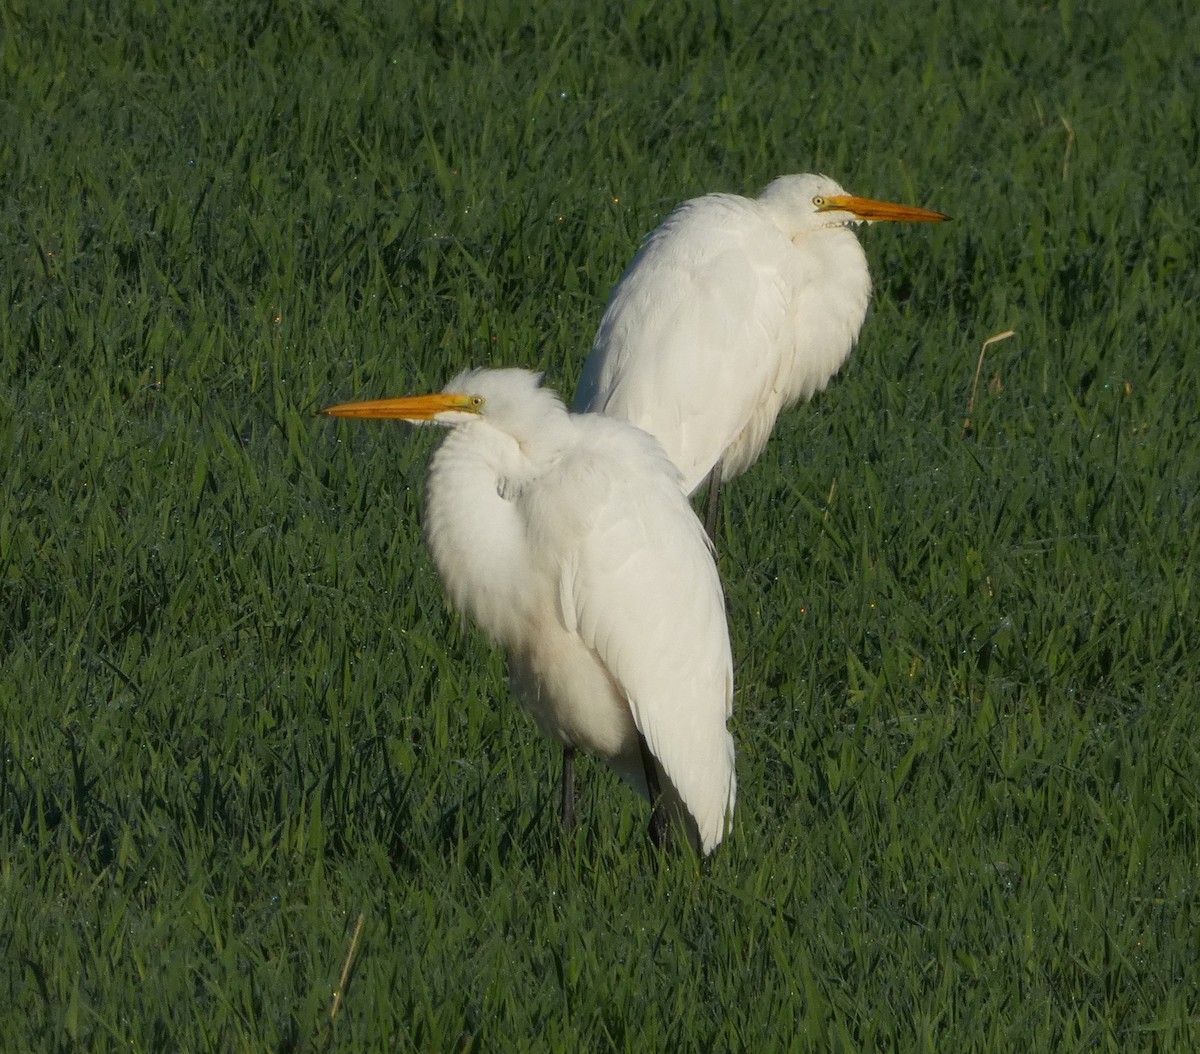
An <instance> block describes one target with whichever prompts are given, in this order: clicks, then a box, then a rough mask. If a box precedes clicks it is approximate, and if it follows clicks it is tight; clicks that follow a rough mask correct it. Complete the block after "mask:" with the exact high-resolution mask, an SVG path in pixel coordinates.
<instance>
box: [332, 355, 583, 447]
mask: <svg viewBox="0 0 1200 1054" xmlns="http://www.w3.org/2000/svg"><path fill="white" fill-rule="evenodd" d="M541 383H542V375H541V374H540V373H535V372H534V371H532V370H512V369H509V370H486V369H476V370H464V371H463V372H462V373H460V374H458V376H456V377H455V378H453V379H452V380H451V381H450V382H449V383H448V384H447V385H446V387H445V388H444V389H442V391H441V392H440V393H438V394H436V395H410V396H406V397H403V398H399V399H374V400H370V401H367V402H357V403H341V404H339V405H337V406H330V407H327V408H326V409H324V410H322V411H321V413H323V414H325V415H326V416H327V417H357V418H392V419H397V420H402V421H410V422H412V423H414V424H425V423H429V422H432V423H434V424H440V425H448V426H451V427H453V426H455V425H463V424H469V423H470V422H472V421H478V420H480V419H483V420H486V421H487V422H488V423H489V424H491V425H493V426H494V427H496V428H498V429H499V430H500V431H503V432H507V433H509V434H510V435H513V436H516V437H518V438H520V437H521V435H522V433H523V432H524V431H526V430H527V429H530V428H535V429H543V428H544V427H545V425H546V424H547V422H548V421H550V420H552V419H554V418H556V417H558V416H560V415H561V416H562V417H565V416H566V410H565V408H564V407H563V405H562V402H561V401H560V400H559V398H558V396H557V395H555V394H554V393H553V392H552V391H548V390H547V389H545V388H542V387H541Z"/></svg>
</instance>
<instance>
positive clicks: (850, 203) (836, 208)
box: [817, 194, 950, 223]
mask: <svg viewBox="0 0 1200 1054" xmlns="http://www.w3.org/2000/svg"><path fill="white" fill-rule="evenodd" d="M817 211H818V212H849V213H851V214H852V215H854V216H857V217H858V218H859V219H860V220H864V221H866V222H869V223H875V222H878V221H879V220H897V221H902V222H907V223H937V222H940V221H942V220H948V219H949V218H950V217H949V216H943V215H942V214H941V213H940V212H934V211H933V210H932V209H919V208H917V207H916V206H915V205H893V204H892V203H891V202H890V201H875V200H874V199H873V198H860V197H856V196H855V195H853V194H837V195H834V196H832V197H828V198H824V199H823V200H822V202H821V204H820V205H818V206H817Z"/></svg>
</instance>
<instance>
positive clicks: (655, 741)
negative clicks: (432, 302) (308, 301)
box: [322, 370, 736, 854]
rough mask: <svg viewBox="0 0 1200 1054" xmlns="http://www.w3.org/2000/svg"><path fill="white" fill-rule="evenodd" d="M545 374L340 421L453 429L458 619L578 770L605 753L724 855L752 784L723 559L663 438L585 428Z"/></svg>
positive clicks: (447, 496) (434, 538) (444, 537)
mask: <svg viewBox="0 0 1200 1054" xmlns="http://www.w3.org/2000/svg"><path fill="white" fill-rule="evenodd" d="M540 382H541V376H540V375H539V374H536V373H531V372H529V371H526V370H467V371H466V372H464V373H460V374H459V375H458V376H457V377H455V378H454V379H453V380H452V381H451V382H450V383H449V384H448V385H447V386H446V388H445V389H444V391H443V393H442V394H440V395H421V396H415V397H411V398H403V399H382V400H378V401H375V402H363V403H348V404H344V405H341V406H332V407H329V408H328V409H326V410H323V411H322V413H325V414H328V415H330V416H333V417H359V418H400V419H403V420H406V421H412V422H433V423H435V424H439V425H446V426H448V427H449V428H450V429H451V431H450V433H449V435H447V437H446V439H445V440H444V441H443V442H442V444H441V446H440V447H439V448H438V450H437V453H436V454H435V455H434V457H433V461H432V464H431V466H430V471H429V483H428V488H427V494H426V517H425V533H426V538H427V540H428V543H429V548H430V550H431V551H432V554H433V560H434V563H435V564H436V565H437V569H438V571H439V572H440V574H441V577H442V581H443V583H444V585H445V587H446V592H447V593H448V594H449V597H450V602H451V604H452V605H453V606H454V607H455V608H456V609H457V610H458V611H460V612H461V613H463V614H464V615H466V616H467V617H469V618H471V619H473V620H474V621H475V622H476V623H477V624H478V625H479V627H480V628H481V629H482V630H483V631H484V632H485V633H486V634H487V635H488V636H489V637H490V638H491V639H492V640H493V641H495V643H497V644H498V645H499V646H500V647H501V648H503V649H504V651H505V652H506V653H507V655H508V665H509V680H510V683H511V685H512V688H513V691H514V693H515V694H516V696H517V698H518V699H519V700H520V701H521V703H522V704H523V705H524V706H525V708H526V709H527V710H528V711H529V712H530V714H532V716H533V718H534V720H535V721H537V723H538V724H539V725H540V726H541V729H542V731H543V732H544V733H545V734H546V735H547V736H549V737H550V738H551V739H553V740H557V741H558V742H560V743H561V744H562V746H563V749H564V761H563V796H562V814H563V821H564V823H565V824H567V825H568V826H569V825H570V824H571V823H572V822H573V817H574V806H573V800H574V798H573V782H572V781H573V768H572V765H573V758H574V752H575V751H576V750H583V751H586V752H588V753H590V754H595V755H596V756H597V757H599V758H600V759H601V760H602V761H604V762H605V763H606V764H607V765H608V766H609V767H610V768H612V769H613V770H614V771H615V772H616V773H617V774H618V775H619V776H620V777H621V778H622V779H624V780H625V781H626V782H628V783H629V784H630V785H631V786H633V788H634V789H635V790H637V791H638V792H639V793H641V794H643V795H645V796H646V797H647V798H649V799H650V800H651V801H652V802H653V803H654V805H655V808H654V813H653V817H652V821H651V833H652V835H655V836H656V839H655V840H656V841H661V838H662V836H663V834H664V833H665V830H666V823H667V818H668V817H670V818H672V819H674V820H675V821H676V822H678V823H680V824H682V825H683V827H684V828H685V830H686V831H687V833H688V836H689V837H690V839H691V840H692V843H693V845H695V846H696V847H697V848H699V849H700V850H702V851H703V852H704V853H706V854H707V853H711V852H712V851H713V849H714V848H716V846H717V845H718V843H720V841H721V839H722V838H723V837H724V836H725V835H726V833H727V832H728V831H729V829H730V824H731V822H732V817H733V807H734V797H735V790H736V781H735V777H734V748H733V739H732V738H731V737H730V735H729V732H728V730H727V729H726V721H727V720H728V718H729V716H730V714H731V712H732V707H733V664H732V660H731V657H730V648H729V631H728V626H727V625H726V622H725V605H724V598H723V595H722V591H721V583H720V581H719V579H718V578H717V571H716V567H715V565H714V563H713V558H712V551H711V547H710V546H709V544H708V539H707V538H706V537H705V534H704V532H703V529H702V527H701V525H700V523H699V521H698V520H697V519H696V516H695V514H694V513H693V512H692V509H691V507H690V505H689V504H688V501H687V498H686V497H685V495H684V493H683V490H682V488H681V486H680V482H679V473H678V471H677V470H676V469H675V467H674V465H672V464H671V462H670V461H669V460H668V458H667V456H666V455H665V454H664V453H663V451H662V447H661V446H660V445H659V444H658V442H657V441H656V440H654V439H653V438H651V437H650V436H648V435H647V434H646V433H645V432H642V431H640V430H639V429H636V428H633V427H631V426H630V425H628V424H626V423H625V422H624V421H619V420H616V419H614V418H607V417H601V416H599V415H596V414H583V415H578V414H571V413H568V412H567V409H566V407H565V406H564V405H563V404H562V402H561V401H560V400H559V398H558V396H556V395H555V394H554V393H553V392H551V391H549V390H547V389H545V388H542V387H540V386H539V385H540Z"/></svg>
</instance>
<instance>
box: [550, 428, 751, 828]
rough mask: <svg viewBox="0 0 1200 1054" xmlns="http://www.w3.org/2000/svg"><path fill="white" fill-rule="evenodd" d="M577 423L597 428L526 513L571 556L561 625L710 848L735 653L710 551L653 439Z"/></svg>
mask: <svg viewBox="0 0 1200 1054" xmlns="http://www.w3.org/2000/svg"><path fill="white" fill-rule="evenodd" d="M579 420H580V421H581V422H584V421H586V422H587V427H588V428H589V429H590V430H591V431H592V432H593V433H594V434H593V435H590V436H589V437H588V441H587V442H586V443H580V444H579V445H578V447H577V449H576V451H575V452H573V453H572V454H569V455H568V456H567V457H565V458H564V459H563V461H562V462H561V463H560V465H559V466H558V467H557V469H556V470H555V472H554V474H553V476H554V478H553V479H550V478H547V479H545V480H543V482H542V485H541V486H539V487H538V488H537V497H536V499H535V500H537V501H539V502H541V501H544V502H546V503H548V504H547V505H546V506H545V507H543V509H542V510H541V514H540V515H537V514H535V515H534V516H533V517H531V523H533V522H536V523H537V524H539V525H540V529H541V530H542V531H543V532H545V534H544V536H543V537H541V538H539V539H538V540H537V544H538V545H541V546H545V547H546V549H545V551H548V552H562V553H570V554H571V555H570V558H567V559H563V560H562V561H561V565H560V574H561V582H560V586H559V597H560V601H561V603H562V604H563V606H564V609H565V610H564V623H565V624H567V625H573V626H574V627H575V630H576V632H578V634H579V636H580V638H581V639H582V640H583V642H584V643H585V644H586V645H587V646H588V647H589V648H591V649H592V651H593V652H594V653H595V655H596V656H597V657H598V658H599V660H600V662H601V663H602V664H603V666H604V667H605V669H606V670H607V672H608V674H609V676H610V677H611V678H612V679H613V681H614V682H615V683H616V684H617V685H618V687H619V689H620V690H621V692H622V693H623V694H624V695H625V697H626V699H627V700H628V703H629V707H630V711H631V713H632V716H633V720H634V723H635V725H636V726H637V728H638V730H639V731H640V732H641V733H642V735H643V736H644V737H645V739H646V742H647V745H648V746H649V747H650V750H651V752H652V753H653V754H654V756H655V758H656V759H657V760H658V762H659V764H660V766H661V768H662V770H663V772H664V774H665V775H666V777H667V779H668V780H669V781H670V783H671V785H672V787H673V789H674V792H675V793H676V794H677V795H678V798H679V800H680V801H681V802H682V804H683V806H684V807H685V808H686V810H687V811H688V813H689V814H690V815H691V817H692V819H693V820H694V822H695V824H696V828H697V831H698V834H699V838H700V843H701V846H702V848H703V849H704V851H705V852H709V851H711V850H712V848H714V847H715V846H716V845H717V844H718V843H719V842H720V841H721V839H722V838H723V837H724V835H725V833H726V831H727V830H728V826H729V823H730V820H731V818H732V813H733V806H734V798H735V793H736V779H735V773H734V747H733V740H732V738H731V737H730V735H729V732H728V730H727V729H726V727H725V723H726V720H727V719H728V718H729V716H730V714H731V712H732V706H733V663H732V658H731V652H730V645H729V631H728V625H727V622H726V617H725V601H724V595H723V593H722V590H721V583H720V580H719V578H718V576H717V570H716V566H715V565H714V562H713V558H712V552H711V548H710V546H709V543H708V539H707V537H706V536H705V534H704V531H703V529H702V527H701V526H700V523H699V521H698V520H697V519H696V516H695V514H694V513H693V511H692V509H691V507H690V505H689V504H688V502H687V500H686V498H685V497H684V495H683V493H682V491H681V489H680V488H679V485H678V474H677V472H676V471H675V469H674V468H673V467H672V466H671V465H670V462H669V461H668V460H667V458H666V456H665V455H664V453H663V452H662V449H661V447H660V446H659V445H658V443H656V442H655V441H654V440H653V439H651V438H650V437H649V436H647V435H645V434H644V433H642V432H640V431H637V430H634V429H630V428H628V427H626V426H624V425H623V424H622V423H621V422H615V421H609V420H606V419H604V418H599V417H594V416H592V417H587V418H580V419H579ZM552 510H553V515H551V514H550V513H551V511H552ZM564 510H570V513H569V515H568V514H565V513H564Z"/></svg>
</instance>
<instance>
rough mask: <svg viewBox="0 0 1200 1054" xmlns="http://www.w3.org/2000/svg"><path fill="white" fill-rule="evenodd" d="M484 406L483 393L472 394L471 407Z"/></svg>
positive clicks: (474, 408) (475, 408) (479, 407)
mask: <svg viewBox="0 0 1200 1054" xmlns="http://www.w3.org/2000/svg"><path fill="white" fill-rule="evenodd" d="M482 408H483V396H482V395H472V396H471V409H473V410H479V409H482Z"/></svg>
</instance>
